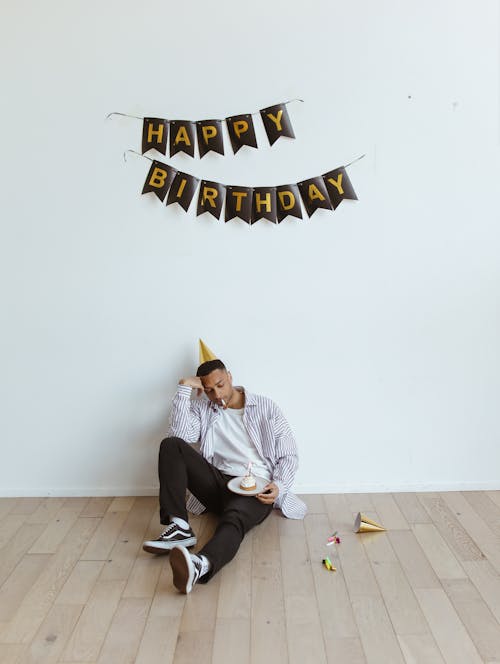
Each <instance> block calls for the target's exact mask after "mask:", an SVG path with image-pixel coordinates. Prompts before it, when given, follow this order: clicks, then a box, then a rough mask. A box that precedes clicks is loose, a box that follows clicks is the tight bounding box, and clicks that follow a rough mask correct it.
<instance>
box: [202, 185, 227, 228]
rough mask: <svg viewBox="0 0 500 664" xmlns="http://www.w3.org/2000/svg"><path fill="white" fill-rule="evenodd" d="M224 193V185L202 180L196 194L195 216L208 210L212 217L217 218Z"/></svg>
mask: <svg viewBox="0 0 500 664" xmlns="http://www.w3.org/2000/svg"><path fill="white" fill-rule="evenodd" d="M225 193H226V187H225V185H223V184H221V183H220V182H212V181H210V180H203V181H202V183H201V186H200V194H199V196H198V207H197V211H196V216H198V217H199V216H200V214H203V213H204V212H209V213H210V214H211V215H212V216H213V217H215V218H216V219H219V217H220V214H221V212H222V206H223V204H224V195H225Z"/></svg>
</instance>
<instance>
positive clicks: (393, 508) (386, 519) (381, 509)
mask: <svg viewBox="0 0 500 664" xmlns="http://www.w3.org/2000/svg"><path fill="white" fill-rule="evenodd" d="M371 498H372V502H373V505H374V507H375V511H376V513H377V516H378V520H377V523H380V524H382V525H383V526H384V528H386V529H387V530H408V529H409V528H410V526H409V524H408V521H407V520H406V518H405V516H404V514H403V512H402V511H401V510H400V509H399V505H398V504H397V502H396V501H395V500H394V498H393V497H392V496H391V494H390V493H372V496H371Z"/></svg>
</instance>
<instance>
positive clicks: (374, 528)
mask: <svg viewBox="0 0 500 664" xmlns="http://www.w3.org/2000/svg"><path fill="white" fill-rule="evenodd" d="M383 530H385V528H384V526H381V525H380V524H379V523H377V522H376V521H372V520H371V519H369V518H368V517H367V516H365V515H364V514H361V512H358V516H357V517H356V521H355V522H354V532H355V533H375V532H381V531H383Z"/></svg>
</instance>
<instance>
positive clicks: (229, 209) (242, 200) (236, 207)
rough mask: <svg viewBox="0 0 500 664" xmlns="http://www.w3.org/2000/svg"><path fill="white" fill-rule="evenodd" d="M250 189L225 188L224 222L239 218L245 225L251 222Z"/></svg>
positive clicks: (251, 192) (251, 190)
mask: <svg viewBox="0 0 500 664" xmlns="http://www.w3.org/2000/svg"><path fill="white" fill-rule="evenodd" d="M252 194H253V189H252V187H236V186H234V187H226V213H225V221H229V220H230V219H234V218H235V217H239V218H240V219H243V221H246V222H247V224H249V223H251V221H252Z"/></svg>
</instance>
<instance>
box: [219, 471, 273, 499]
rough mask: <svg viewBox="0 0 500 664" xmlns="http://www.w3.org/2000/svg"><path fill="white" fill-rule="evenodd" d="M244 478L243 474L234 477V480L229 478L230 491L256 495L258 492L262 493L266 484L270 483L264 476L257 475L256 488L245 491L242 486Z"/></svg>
mask: <svg viewBox="0 0 500 664" xmlns="http://www.w3.org/2000/svg"><path fill="white" fill-rule="evenodd" d="M242 479H243V476H241V477H233V479H232V480H229V482H228V483H227V488H228V489H229V491H232V492H233V493H239V494H240V496H256V495H257V494H258V493H262V490H263V488H264V487H265V486H266V484H269V480H265V479H264V478H263V477H256V478H255V484H256V485H257V486H256V488H255V489H252V490H251V491H245V489H242V488H241V487H240V483H241V480H242Z"/></svg>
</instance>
